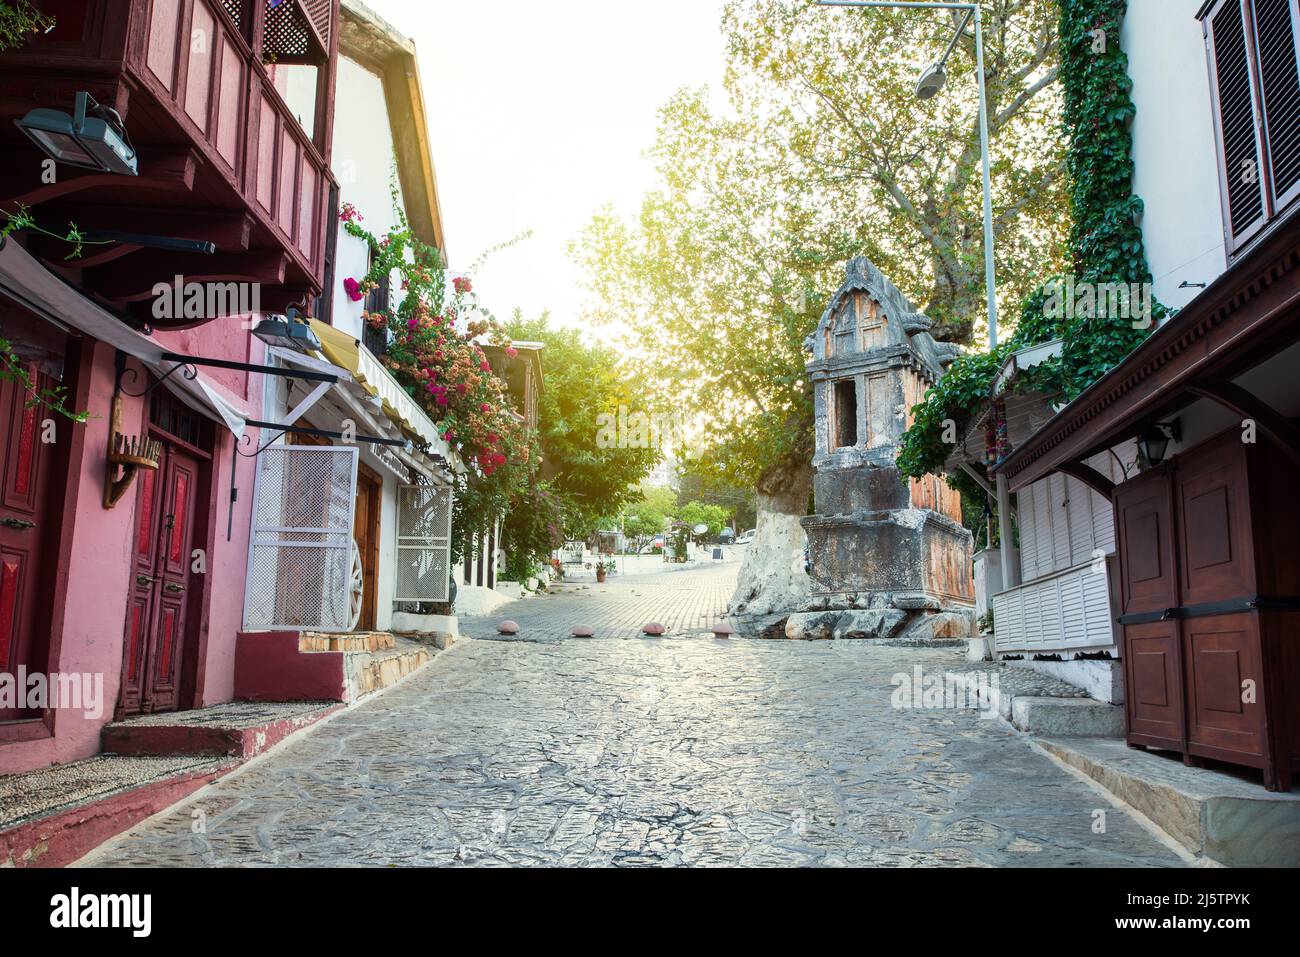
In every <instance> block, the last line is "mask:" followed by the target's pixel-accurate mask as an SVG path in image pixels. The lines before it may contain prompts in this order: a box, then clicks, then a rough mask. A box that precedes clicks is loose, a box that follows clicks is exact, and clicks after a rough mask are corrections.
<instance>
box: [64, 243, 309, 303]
mask: <svg viewBox="0 0 1300 957" xmlns="http://www.w3.org/2000/svg"><path fill="white" fill-rule="evenodd" d="M137 259H138V261H133V262H129V263H126V264H125V265H121V266H114V267H112V268H111V269H96V270H92V271H91V272H89V273H87V276H86V284H87V286H89V287H90V288H91V289H93V290H95V291H96V292H98V293H99V294H100V295H101V296H103V297H104V298H105V299H110V300H114V301H116V302H131V301H134V300H141V299H148V298H151V297H152V296H153V288H154V286H155V285H157V284H158V283H160V282H165V283H169V284H170V283H172V282H173V281H174V280H175V277H177V276H180V277H181V278H182V280H183V281H184V282H187V283H189V282H199V283H211V282H247V283H258V284H260V285H265V286H279V285H280V284H281V283H283V282H284V274H285V270H286V269H287V268H288V265H289V257H288V255H286V254H285V253H282V252H271V251H268V252H249V253H216V254H214V255H211V256H202V255H189V254H186V253H158V254H154V255H150V256H147V257H137Z"/></svg>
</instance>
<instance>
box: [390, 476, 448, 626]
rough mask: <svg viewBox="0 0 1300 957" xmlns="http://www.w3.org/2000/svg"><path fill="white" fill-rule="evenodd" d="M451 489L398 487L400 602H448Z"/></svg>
mask: <svg viewBox="0 0 1300 957" xmlns="http://www.w3.org/2000/svg"><path fill="white" fill-rule="evenodd" d="M451 505H452V502H451V489H450V488H440V487H437V486H433V485H403V486H401V487H400V488H399V489H398V490H397V594H396V596H395V597H396V600H397V601H446V600H447V599H448V597H449V592H450V587H449V586H450V580H451Z"/></svg>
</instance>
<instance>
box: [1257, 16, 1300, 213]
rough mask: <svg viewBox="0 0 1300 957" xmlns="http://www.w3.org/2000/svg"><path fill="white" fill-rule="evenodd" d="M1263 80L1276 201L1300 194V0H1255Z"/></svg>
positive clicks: (1281, 203)
mask: <svg viewBox="0 0 1300 957" xmlns="http://www.w3.org/2000/svg"><path fill="white" fill-rule="evenodd" d="M1254 7H1255V37H1256V42H1257V44H1258V46H1259V83H1260V90H1261V94H1262V98H1263V103H1264V118H1265V137H1266V145H1267V150H1268V161H1269V170H1270V173H1271V176H1270V185H1271V196H1272V200H1273V207H1274V208H1275V209H1280V208H1281V207H1282V206H1284V205H1285V204H1286V203H1287V202H1289V201H1290V200H1291V199H1293V198H1294V197H1295V196H1296V195H1297V194H1300V65H1298V57H1297V43H1300V31H1298V30H1297V24H1300V13H1297V0H1254Z"/></svg>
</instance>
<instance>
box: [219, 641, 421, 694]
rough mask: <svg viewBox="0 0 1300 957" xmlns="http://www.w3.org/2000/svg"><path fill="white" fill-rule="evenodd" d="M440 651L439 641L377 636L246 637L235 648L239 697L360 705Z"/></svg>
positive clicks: (236, 692) (236, 680)
mask: <svg viewBox="0 0 1300 957" xmlns="http://www.w3.org/2000/svg"><path fill="white" fill-rule="evenodd" d="M331 644H333V645H336V646H337V647H329V646H330V645H331ZM435 649H436V642H435V643H434V644H426V643H423V642H416V641H410V640H407V639H404V638H396V637H394V636H393V635H391V634H381V633H378V632H376V633H373V634H362V635H322V634H314V633H305V634H300V633H298V632H292V631H285V632H246V633H243V634H241V635H240V636H239V642H238V644H237V645H236V646H235V697H236V698H237V699H239V700H241V701H258V702H290V701H341V702H352V701H357V700H359V699H360V698H362V697H364V696H365V695H367V694H371V693H373V692H374V691H377V690H379V689H380V688H386V687H388V686H389V685H391V684H393V683H394V682H396V681H399V680H401V678H402V677H404V676H405V675H408V674H410V673H411V672H412V671H414V670H415V669H416V668H418V667H419V666H420V665H423V664H424V663H425V662H427V661H428V660H429V659H430V658H431V657H432V655H433V653H434V651H435Z"/></svg>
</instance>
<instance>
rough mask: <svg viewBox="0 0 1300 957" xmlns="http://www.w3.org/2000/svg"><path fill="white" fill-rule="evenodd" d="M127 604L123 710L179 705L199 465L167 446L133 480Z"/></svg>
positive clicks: (131, 711)
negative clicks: (133, 520)
mask: <svg viewBox="0 0 1300 957" xmlns="http://www.w3.org/2000/svg"><path fill="white" fill-rule="evenodd" d="M137 481H138V482H139V490H138V492H137V493H136V495H137V498H136V527H135V532H134V536H133V538H134V541H133V556H134V558H133V562H132V578H131V583H130V587H131V600H130V602H129V603H128V605H127V614H126V636H125V647H124V650H123V666H122V693H121V704H120V708H121V712H122V713H123V714H141V713H146V714H147V713H150V712H156V711H175V710H177V709H178V708H179V707H180V696H179V694H178V688H179V685H180V670H181V661H182V659H183V657H184V644H185V640H186V636H187V634H188V630H187V625H188V621H187V617H188V616H187V612H188V609H189V605H190V593H191V588H192V586H193V584H194V582H193V579H194V578H195V576H194V575H193V574H192V568H193V542H194V514H195V496H196V493H197V491H198V484H199V465H198V462H197V460H195V459H194V458H192V457H191V456H189V455H186V454H185V453H184V452H181V451H179V450H178V449H176V448H174V447H172V446H166V447H165V451H164V453H163V457H162V461H161V462H160V463H159V467H158V470H157V471H154V472H148V471H146V472H142V473H141V474H140V476H139V478H138V479H137Z"/></svg>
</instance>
